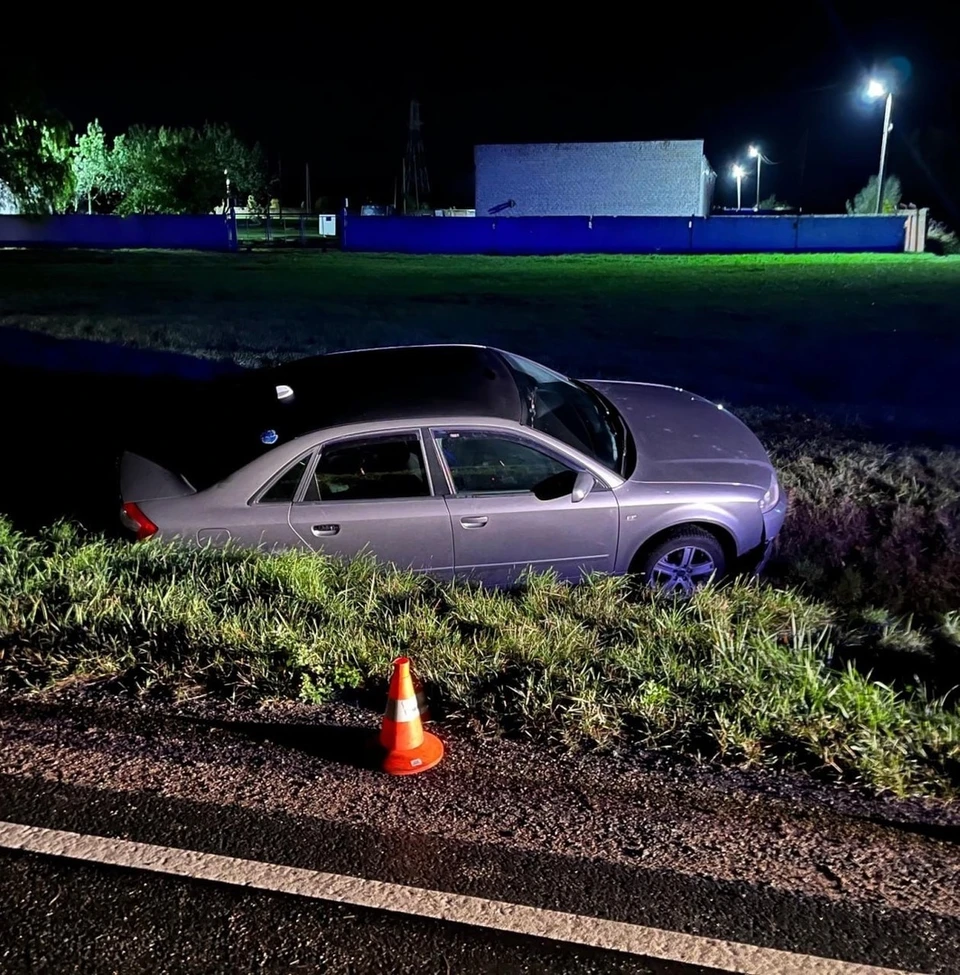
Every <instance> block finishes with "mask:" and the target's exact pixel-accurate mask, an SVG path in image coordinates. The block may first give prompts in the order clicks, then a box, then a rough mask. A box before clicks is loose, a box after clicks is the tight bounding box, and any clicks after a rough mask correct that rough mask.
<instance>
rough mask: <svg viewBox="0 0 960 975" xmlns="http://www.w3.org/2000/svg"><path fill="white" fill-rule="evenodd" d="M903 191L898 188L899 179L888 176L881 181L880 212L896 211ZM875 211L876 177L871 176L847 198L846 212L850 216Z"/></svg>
mask: <svg viewBox="0 0 960 975" xmlns="http://www.w3.org/2000/svg"><path fill="white" fill-rule="evenodd" d="M902 196H903V193H902V192H901V189H900V179H899V178H898V177H896V176H892V175H891V176H888V177H887V178H886V179H885V180H884V181H883V205H882V206H881V207H880V212H881V213H896V212H897V207H899V206H900V199H901V197H902ZM876 212H877V177H876V176H871V177H870V179H869V181H868V182H867V185H866V186H865V187H864V188H863V189H862V190H860V192H859V193H858V194H857V195H856V196H855V197H854V198H853V200H852V201H851V200H847V213H848V214H849V215H850V216H854V215H862V214H872V213H876Z"/></svg>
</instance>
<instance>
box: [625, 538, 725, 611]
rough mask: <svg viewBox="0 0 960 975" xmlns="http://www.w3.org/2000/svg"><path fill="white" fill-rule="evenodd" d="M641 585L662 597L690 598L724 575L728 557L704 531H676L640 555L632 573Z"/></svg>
mask: <svg viewBox="0 0 960 975" xmlns="http://www.w3.org/2000/svg"><path fill="white" fill-rule="evenodd" d="M633 571H634V572H635V573H636V575H637V577H638V578H639V580H640V582H641V583H643V585H645V586H650V587H651V588H653V589H657V590H659V591H661V592H665V593H674V594H677V595H684V596H689V595H690V594H691V593H692V592H693V591H694V589H696V588H697V587H698V586H701V585H703V584H704V583H705V582H708V581H709V580H710V579H714V580H718V579H722V578H723V577H724V576H725V575H726V573H727V556H726V553H725V552H724V550H723V546H722V545H721V544H720V540H719V539H718V538H717V536H716V535H714V534H712V533H711V532H708V531H706V530H705V529H703V528H694V527H692V526H691V527H689V528H677V529H675V530H674V531H672V532H670V534H669V535H666V536H664V537H663V538H661V539H660V541H658V542H657V543H656V544H655V545H653V546H652V547H650V548H648V549H646V550H645V551H641V552H640V554H639V555H638V557H637V560H636V563H635V565H634V570H633Z"/></svg>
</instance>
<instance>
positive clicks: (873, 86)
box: [867, 78, 893, 214]
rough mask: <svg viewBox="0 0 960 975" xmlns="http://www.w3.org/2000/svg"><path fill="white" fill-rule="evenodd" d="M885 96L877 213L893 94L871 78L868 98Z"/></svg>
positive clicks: (881, 201) (882, 84) (880, 202)
mask: <svg viewBox="0 0 960 975" xmlns="http://www.w3.org/2000/svg"><path fill="white" fill-rule="evenodd" d="M884 95H886V96H887V103H886V107H885V108H884V110H883V140H882V141H881V143H880V175H879V176H878V178H877V213H878V214H879V213H880V210H881V208H882V206H883V168H884V166H885V165H886V162H887V136H888V135H889V134H890V130H891V129H892V128H893V126H892V125H891V124H890V113H891V112H892V111H893V92H892V91H888V90H887V86H886V85H885V84H884V83H883V82H882V81H878V80H877V79H876V78H871V79H870V83H869V84H868V85H867V97H868V98H883V96H884Z"/></svg>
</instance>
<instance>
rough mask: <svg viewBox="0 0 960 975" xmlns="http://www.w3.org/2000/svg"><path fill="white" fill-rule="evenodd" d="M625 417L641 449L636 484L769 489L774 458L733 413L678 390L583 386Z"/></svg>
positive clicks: (632, 385) (634, 477) (598, 384)
mask: <svg viewBox="0 0 960 975" xmlns="http://www.w3.org/2000/svg"><path fill="white" fill-rule="evenodd" d="M584 382H586V383H588V384H589V385H590V386H592V387H593V388H594V389H596V390H597V391H598V392H600V393H602V394H603V395H604V396H605V397H606V398H607V399H608V400H609V401H610V402H611V403H613V405H614V406H615V407H616V408H617V410H618V411H619V412H620V414H621V416H622V417H623V419H624V421H625V422H626V424H627V426H628V427H629V429H630V433H631V434H632V435H633V439H634V442H635V443H636V445H637V466H636V469H635V470H634V472H633V474H631V476H630V478H629V479H630V480H631V481H675V482H676V481H684V482H689V481H707V482H712V483H725V484H749V485H752V486H755V487H758V488H760V489H761V490H764V491H765V490H766V489H767V488H768V487H769V486H770V471H771V470H772V467H771V464H770V458H769V457H768V456H767V452H766V451H765V450H764V449H763V445H762V444H761V443H760V441H759V440H758V439H757V438H756V436H755V435H754V434H753V432H752V431H751V430H750V429H749V428H748V427H747V426H746V425H745V424H744V423H742V422H741V421H740V420H738V419H737V418H736V417H735V416H734V415H733V414H732V413H730V412H728V411H727V410H725V409H723V408H722V407H719V406H717V405H716V404H715V403H711V402H710V401H709V400H706V399H704V398H703V397H702V396H697V395H696V394H694V393H690V392H688V391H687V390H685V389H679V388H677V387H676V386H658V385H654V384H652V383H630V382H606V381H599V380H584Z"/></svg>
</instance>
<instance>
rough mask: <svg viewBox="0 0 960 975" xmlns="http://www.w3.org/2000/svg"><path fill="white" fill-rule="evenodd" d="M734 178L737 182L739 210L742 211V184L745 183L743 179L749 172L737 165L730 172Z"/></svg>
mask: <svg viewBox="0 0 960 975" xmlns="http://www.w3.org/2000/svg"><path fill="white" fill-rule="evenodd" d="M730 172H731V175H732V176H733V178H734V179H735V180H736V181H737V209H738V210H739V209H740V184H741V183H742V182H743V177H744V176H746V174H747V171H746V170H745V169H744V168H743V166H741V165H740V163H737V164H736V165H735V166H734V167H733V169H732V170H731V171H730Z"/></svg>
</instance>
